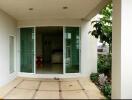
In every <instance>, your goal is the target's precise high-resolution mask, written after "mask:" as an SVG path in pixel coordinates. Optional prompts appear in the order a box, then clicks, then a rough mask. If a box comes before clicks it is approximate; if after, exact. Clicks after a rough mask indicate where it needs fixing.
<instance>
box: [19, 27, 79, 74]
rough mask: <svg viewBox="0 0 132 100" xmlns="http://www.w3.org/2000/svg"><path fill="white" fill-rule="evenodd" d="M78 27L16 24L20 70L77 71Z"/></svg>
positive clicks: (49, 72) (55, 72)
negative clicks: (18, 26) (18, 39)
mask: <svg viewBox="0 0 132 100" xmlns="http://www.w3.org/2000/svg"><path fill="white" fill-rule="evenodd" d="M79 58H80V34H79V27H61V26H49V27H36V28H34V27H30V28H20V59H21V64H20V65H21V66H20V72H24V73H25V72H26V73H35V74H67V73H80V67H79V65H80V59H79Z"/></svg>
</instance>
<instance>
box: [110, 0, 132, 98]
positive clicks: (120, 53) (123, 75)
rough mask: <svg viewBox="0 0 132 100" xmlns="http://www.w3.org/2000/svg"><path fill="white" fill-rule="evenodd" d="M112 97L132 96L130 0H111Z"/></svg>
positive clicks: (131, 20) (131, 15)
mask: <svg viewBox="0 0 132 100" xmlns="http://www.w3.org/2000/svg"><path fill="white" fill-rule="evenodd" d="M113 5H114V8H113V11H114V12H113V33H112V39H113V40H112V42H113V43H112V44H113V48H112V50H113V54H112V98H113V99H115V98H121V99H130V98H132V0H113Z"/></svg>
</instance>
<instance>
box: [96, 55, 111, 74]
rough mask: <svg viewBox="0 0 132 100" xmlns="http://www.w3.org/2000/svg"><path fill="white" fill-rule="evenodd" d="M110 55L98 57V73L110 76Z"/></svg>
mask: <svg viewBox="0 0 132 100" xmlns="http://www.w3.org/2000/svg"><path fill="white" fill-rule="evenodd" d="M111 61H112V58H111V55H98V64H97V65H98V68H97V69H98V73H104V74H105V75H110V74H111V63H112V62H111Z"/></svg>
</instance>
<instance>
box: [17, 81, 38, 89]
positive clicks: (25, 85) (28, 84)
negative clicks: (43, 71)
mask: <svg viewBox="0 0 132 100" xmlns="http://www.w3.org/2000/svg"><path fill="white" fill-rule="evenodd" d="M38 85H39V81H23V82H22V83H21V84H19V85H18V86H17V88H22V89H37V88H38Z"/></svg>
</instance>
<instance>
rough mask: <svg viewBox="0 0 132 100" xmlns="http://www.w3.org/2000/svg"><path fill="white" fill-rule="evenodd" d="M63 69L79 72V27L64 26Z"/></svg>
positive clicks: (69, 71)
mask: <svg viewBox="0 0 132 100" xmlns="http://www.w3.org/2000/svg"><path fill="white" fill-rule="evenodd" d="M64 34H65V42H64V43H65V71H66V73H79V51H80V50H79V48H80V45H79V44H80V43H79V40H80V39H79V38H80V36H79V27H65V33H64Z"/></svg>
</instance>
